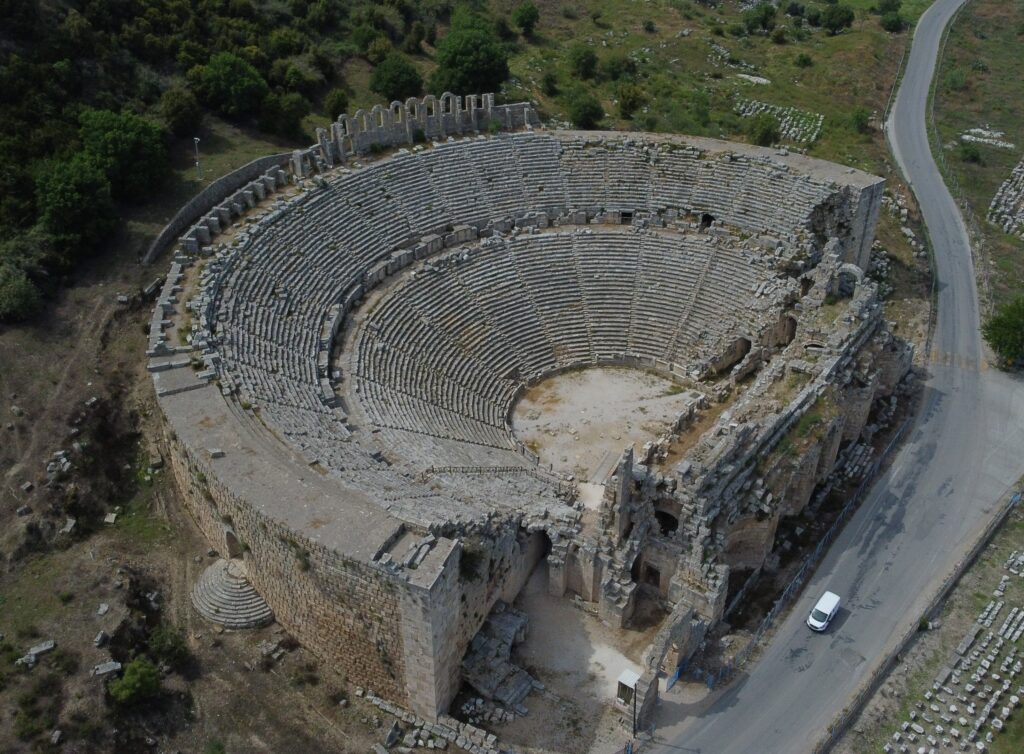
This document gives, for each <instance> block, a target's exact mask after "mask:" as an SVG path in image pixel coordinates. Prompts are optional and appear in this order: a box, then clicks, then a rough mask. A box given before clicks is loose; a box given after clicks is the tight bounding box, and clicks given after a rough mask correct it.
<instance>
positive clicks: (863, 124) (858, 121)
mask: <svg viewBox="0 0 1024 754" xmlns="http://www.w3.org/2000/svg"><path fill="white" fill-rule="evenodd" d="M850 124H851V125H852V126H853V130H854V131H856V132H857V133H859V134H867V133H871V111H870V110H868V109H867V108H866V107H864V106H863V105H862V106H860V107H855V108H854V109H853V112H852V113H850Z"/></svg>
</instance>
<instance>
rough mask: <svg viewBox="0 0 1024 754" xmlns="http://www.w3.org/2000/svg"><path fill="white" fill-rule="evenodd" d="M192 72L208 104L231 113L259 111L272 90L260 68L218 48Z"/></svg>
mask: <svg viewBox="0 0 1024 754" xmlns="http://www.w3.org/2000/svg"><path fill="white" fill-rule="evenodd" d="M190 75H191V76H192V77H193V78H194V79H196V80H197V83H198V92H199V96H200V97H202V99H203V101H204V102H205V103H206V104H207V106H208V107H210V108H212V109H213V110H216V111H218V112H220V113H223V114H224V115H227V116H229V117H234V118H242V117H246V116H252V115H255V114H256V113H257V112H259V109H260V105H261V104H262V103H263V100H264V98H265V97H266V96H267V92H268V91H269V90H268V88H267V82H266V81H264V80H263V77H262V76H261V75H260V72H259V71H257V70H256V69H255V68H254V67H253V66H252V65H250V64H249V63H247V62H246V61H245V60H242V58H240V57H238V56H237V55H235V54H234V53H230V52H218V53H217V54H216V55H214V56H213V57H212V58H210V62H209V63H207V64H206V65H204V66H199V69H198V71H196V72H195V73H192V74H190Z"/></svg>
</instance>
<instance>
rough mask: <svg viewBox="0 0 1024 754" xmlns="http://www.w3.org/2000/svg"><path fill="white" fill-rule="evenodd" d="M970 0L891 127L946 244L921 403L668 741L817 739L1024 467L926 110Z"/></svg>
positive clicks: (667, 729)
mask: <svg viewBox="0 0 1024 754" xmlns="http://www.w3.org/2000/svg"><path fill="white" fill-rule="evenodd" d="M963 2H964V0H937V2H935V3H934V4H933V5H932V6H931V7H930V8H929V9H928V11H927V12H926V13H925V14H924V15H923V16H922V17H921V19H920V21H919V23H918V25H917V29H916V32H915V34H914V41H913V46H912V49H911V54H910V57H909V60H908V62H907V67H906V73H905V75H904V79H903V81H902V83H901V85H900V89H899V92H898V94H897V98H896V101H895V103H894V105H893V109H892V114H891V116H890V119H889V121H888V123H887V124H886V125H887V133H888V136H889V139H890V144H891V147H892V150H893V154H894V155H895V157H896V159H897V162H898V163H899V165H900V167H901V169H902V170H903V172H904V174H905V175H906V176H907V178H908V180H909V181H910V183H911V186H912V187H913V189H914V192H915V194H916V195H917V198H918V201H919V203H920V205H921V209H922V211H923V213H924V219H925V222H926V224H927V226H928V232H929V236H930V237H931V240H932V245H933V248H934V250H935V257H936V271H937V276H938V281H939V287H938V316H937V320H936V330H935V336H934V341H933V343H934V344H933V351H932V354H931V355H930V365H929V375H928V379H927V381H926V383H925V388H924V391H925V392H924V395H923V400H922V406H921V410H920V411H919V413H918V415H917V417H916V419H915V424H914V426H913V428H912V429H911V431H910V432H909V434H908V439H907V440H906V441H905V443H904V445H903V447H902V448H901V449H900V450H899V451H898V452H897V454H896V456H895V457H894V459H893V463H892V464H891V465H890V467H889V469H888V470H887V471H886V472H885V473H884V474H883V475H882V476H881V477H880V478H879V480H878V482H877V483H876V484H875V486H874V488H873V490H872V492H871V493H870V495H869V496H868V498H867V499H866V500H865V502H864V504H863V505H862V506H861V507H860V509H859V510H858V511H857V513H856V514H855V515H854V517H853V518H852V519H851V520H850V522H849V523H848V524H847V526H846V528H845V529H844V530H843V532H842V534H841V535H840V536H839V537H838V538H837V539H836V541H835V542H834V543H833V545H832V547H831V548H830V550H829V553H828V554H827V555H826V557H825V559H824V560H823V561H822V563H821V564H820V566H819V567H818V569H817V572H816V574H815V576H814V577H813V579H812V580H811V582H810V584H809V586H808V587H807V588H806V589H805V590H804V593H803V596H802V597H801V598H800V599H798V600H797V601H796V603H795V605H794V607H793V609H792V610H791V612H790V613H789V615H788V617H786V618H785V619H784V620H783V621H782V623H781V624H780V625H779V627H778V630H777V632H776V634H775V637H774V638H773V639H772V641H771V642H770V643H769V644H768V645H767V646H766V647H765V649H764V651H763V654H762V656H761V658H760V659H759V660H757V661H756V662H753V663H751V664H750V665H749V666H748V667H747V668H745V673H743V674H740V675H739V676H738V677H736V678H735V679H734V680H733V681H732V682H730V683H729V684H728V685H727V686H726V687H724V688H723V689H721V690H720V691H718V692H716V693H715V694H713V695H712V696H710V697H708V698H707V699H705V701H703V702H702V703H700V704H692V705H687V704H685V703H683V702H682V701H681V699H682V696H681V694H679V693H676V692H675V690H673V691H672V692H668V693H666V694H664V695H663V699H662V702H661V706H660V708H659V710H658V718H657V722H658V725H657V730H656V734H655V744H654V745H653V746H652V747H651V749H652V750H654V751H658V752H663V753H665V754H667V753H668V752H677V751H684V752H702V753H706V754H726V753H729V752H736V753H737V754H739V753H741V752H743V753H747V752H750V753H758V754H760V753H764V754H773V753H775V752H778V753H779V754H789V753H791V752H804V751H808V750H810V749H811V748H812V747H813V746H814V745H815V743H816V742H817V741H818V740H820V738H821V736H822V735H823V733H824V731H825V730H826V728H827V726H828V725H829V724H830V723H831V722H832V721H833V720H834V719H835V717H836V716H837V715H838V714H839V713H840V712H841V711H842V710H843V708H844V707H846V705H847V704H848V702H849V701H850V699H851V698H852V696H853V694H854V693H855V692H856V691H857V689H858V688H859V687H860V685H861V684H862V683H864V682H865V681H866V679H867V678H868V677H869V676H870V673H871V671H872V670H873V669H874V668H875V667H877V665H878V663H879V662H881V660H882V658H883V657H884V656H885V655H886V653H887V652H888V651H889V650H890V649H891V648H892V647H893V646H894V645H895V642H896V641H897V640H898V638H899V637H900V636H902V635H903V634H904V632H905V631H906V630H908V629H909V628H910V627H911V625H913V624H914V623H916V621H917V620H918V618H919V617H920V615H921V614H922V612H923V610H924V609H925V607H926V605H927V604H928V602H929V601H930V600H931V598H932V596H933V595H934V594H935V593H936V590H937V589H938V588H939V586H940V585H941V583H942V581H943V580H944V578H945V576H946V575H947V574H948V573H949V572H950V571H951V570H952V568H953V566H954V564H955V563H956V562H957V561H958V560H959V559H960V558H961V557H962V556H963V555H964V554H965V553H966V552H967V551H968V550H969V549H970V546H971V544H972V543H973V541H974V540H975V539H976V537H977V536H978V534H979V533H980V532H981V531H982V530H983V529H984V527H985V525H986V524H987V523H988V522H989V521H990V520H991V518H992V516H993V515H994V513H995V512H996V502H997V500H998V498H999V497H1000V496H1001V495H1002V493H1003V492H1004V491H1005V490H1006V489H1007V487H1009V486H1010V485H1011V484H1012V483H1013V482H1015V481H1016V480H1017V479H1018V478H1019V477H1020V475H1021V474H1022V473H1024V384H1022V383H1021V382H1020V381H1019V380H1017V379H1014V378H1011V377H1009V376H1007V375H1005V374H1003V373H1001V372H998V371H996V370H993V369H990V368H987V367H986V366H985V364H984V358H983V344H982V341H981V338H980V335H979V332H978V302H977V291H976V288H975V280H974V272H973V266H972V262H971V254H970V245H969V241H968V238H967V234H966V231H965V228H964V224H963V220H962V218H961V216H960V212H959V210H958V209H957V207H956V204H955V203H954V201H953V200H952V198H951V197H950V195H949V192H948V191H947V189H946V186H945V184H944V183H943V181H942V178H941V176H940V174H939V171H938V169H937V167H936V165H935V162H934V160H933V158H932V155H931V152H930V149H929V146H928V138H927V132H926V129H925V113H926V106H927V99H928V89H929V82H930V81H931V78H932V74H933V71H934V67H935V59H936V55H937V52H938V47H939V45H940V43H941V37H942V31H943V29H944V27H945V26H946V24H947V22H948V21H949V19H950V18H951V16H952V15H953V14H954V12H955V11H956V9H957V8H958V7H959V6H960V5H961V4H962V3H963ZM825 589H830V590H832V591H834V592H837V593H838V594H840V595H841V596H842V598H843V605H842V608H841V611H840V613H839V615H838V616H837V618H836V620H835V622H834V623H833V625H832V626H831V627H830V629H829V631H828V632H827V633H825V634H821V635H819V634H814V633H812V632H811V631H810V630H809V629H807V628H806V627H805V626H804V619H805V618H806V615H807V613H808V612H809V611H810V608H811V607H812V605H813V603H814V601H815V600H816V599H817V597H818V596H819V595H820V594H821V593H822V592H823V591H824V590H825Z"/></svg>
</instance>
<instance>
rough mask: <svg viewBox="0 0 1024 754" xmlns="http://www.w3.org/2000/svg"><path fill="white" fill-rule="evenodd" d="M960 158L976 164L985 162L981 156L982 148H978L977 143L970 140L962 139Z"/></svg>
mask: <svg viewBox="0 0 1024 754" xmlns="http://www.w3.org/2000/svg"><path fill="white" fill-rule="evenodd" d="M959 152H960V159H961V160H963V161H964V162H970V163H972V164H974V165H981V164H983V160H982V158H981V149H979V148H978V145H977V144H974V143H972V142H969V141H961V142H960V146H959Z"/></svg>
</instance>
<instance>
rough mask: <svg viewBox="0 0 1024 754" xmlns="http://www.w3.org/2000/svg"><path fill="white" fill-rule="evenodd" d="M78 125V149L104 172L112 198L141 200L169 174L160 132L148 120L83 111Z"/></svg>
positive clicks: (125, 115) (161, 131)
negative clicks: (79, 146) (79, 144)
mask: <svg viewBox="0 0 1024 754" xmlns="http://www.w3.org/2000/svg"><path fill="white" fill-rule="evenodd" d="M78 122H79V124H80V128H79V131H78V136H79V138H80V139H81V141H82V146H83V147H84V149H85V151H86V152H87V153H88V154H89V155H91V156H92V157H93V158H95V161H96V164H98V165H100V166H101V167H102V168H103V170H104V172H106V174H107V178H109V179H110V189H111V191H112V192H113V195H114V196H115V197H116V198H118V199H122V200H128V201H144V200H146V199H147V198H148V197H149V192H150V191H151V190H152V189H153V188H156V187H158V186H159V185H160V184H161V183H163V181H164V180H165V179H166V178H167V176H168V175H169V174H170V165H169V163H168V162H167V146H166V145H165V144H164V131H163V129H162V128H160V127H159V126H158V125H157V124H155V123H153V122H152V121H150V120H147V119H146V118H143V117H141V116H139V115H136V114H135V113H131V112H124V113H114V112H111V111H110V110H86V111H84V112H83V113H82V114H81V115H80V116H79V117H78Z"/></svg>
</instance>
